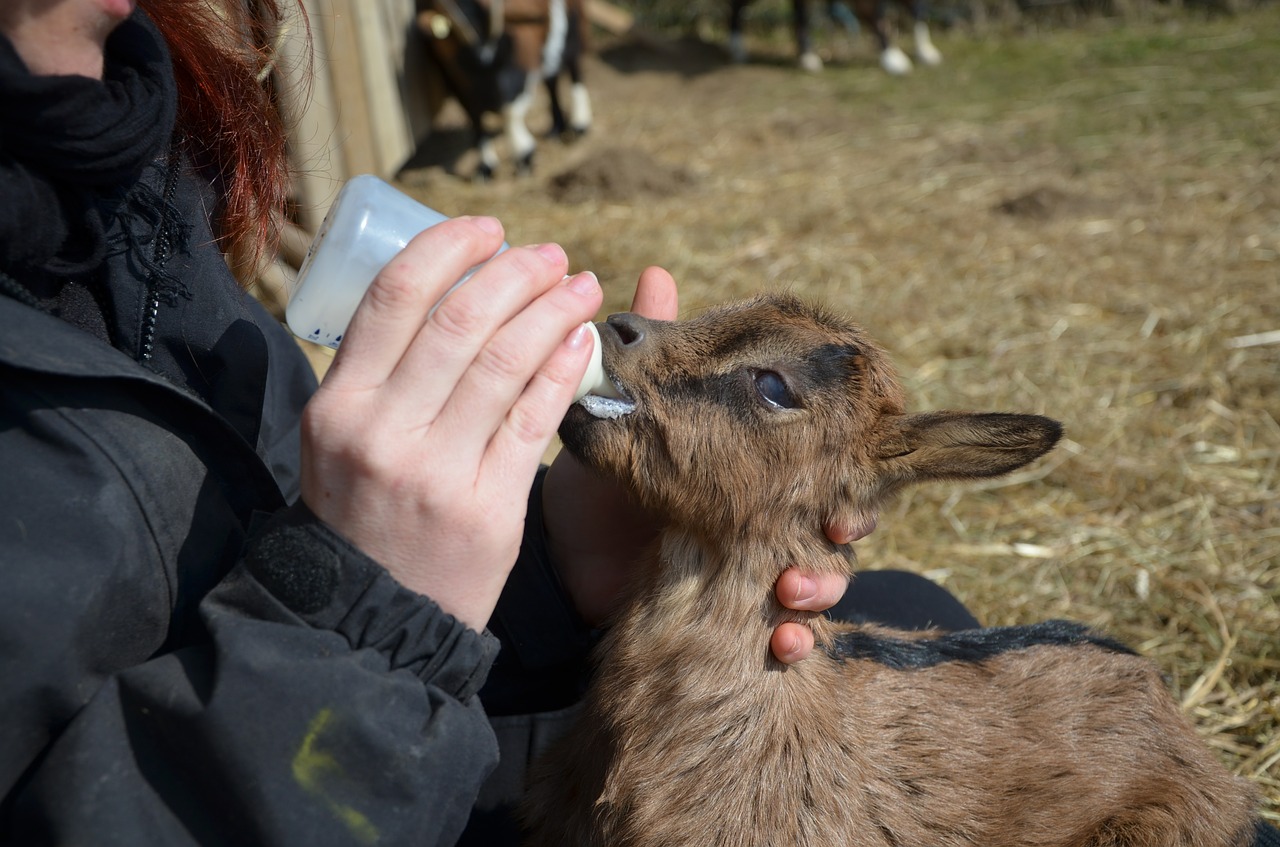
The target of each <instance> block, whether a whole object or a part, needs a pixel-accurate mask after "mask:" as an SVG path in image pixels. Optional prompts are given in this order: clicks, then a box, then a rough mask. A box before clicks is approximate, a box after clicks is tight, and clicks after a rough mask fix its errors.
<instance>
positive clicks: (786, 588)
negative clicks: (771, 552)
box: [776, 568, 849, 612]
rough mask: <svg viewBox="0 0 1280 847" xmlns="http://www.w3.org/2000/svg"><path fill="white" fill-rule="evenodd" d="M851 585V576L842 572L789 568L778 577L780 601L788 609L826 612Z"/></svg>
mask: <svg viewBox="0 0 1280 847" xmlns="http://www.w3.org/2000/svg"><path fill="white" fill-rule="evenodd" d="M848 587H849V578H848V577H845V576H841V575H840V574H831V573H821V574H815V573H807V572H804V571H801V570H799V569H797V568H788V569H787V570H785V571H783V573H782V576H780V577H778V583H777V586H776V590H777V593H778V602H779V603H781V604H782V605H784V606H786V607H787V608H788V609H796V610H798V611H802V612H824V611H826V610H827V609H830V608H831V607H832V606H834V605H835V604H836V603H838V602H839V601H840V598H841V597H843V596H844V592H845V591H846V590H847V589H848Z"/></svg>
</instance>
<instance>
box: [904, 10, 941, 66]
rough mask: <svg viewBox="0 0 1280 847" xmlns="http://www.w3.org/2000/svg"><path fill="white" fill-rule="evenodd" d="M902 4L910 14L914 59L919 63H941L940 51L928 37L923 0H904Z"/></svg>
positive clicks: (934, 64)
mask: <svg viewBox="0 0 1280 847" xmlns="http://www.w3.org/2000/svg"><path fill="white" fill-rule="evenodd" d="M903 5H904V6H905V7H906V9H907V12H908V13H910V15H911V24H912V29H913V31H912V34H913V36H914V37H915V41H916V59H918V60H919V61H920V63H921V64H925V65H930V66H937V65H940V64H942V53H940V52H938V48H937V47H935V46H934V45H933V39H932V38H930V37H929V24H928V22H926V21H925V2H924V0H904V3H903Z"/></svg>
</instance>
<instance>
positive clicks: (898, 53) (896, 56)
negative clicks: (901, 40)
mask: <svg viewBox="0 0 1280 847" xmlns="http://www.w3.org/2000/svg"><path fill="white" fill-rule="evenodd" d="M880 67H882V68H884V69H885V70H886V71H887V72H889V73H891V74H893V75H894V76H902V75H903V74H909V73H911V59H909V58H908V57H907V54H906V53H903V52H902V50H901V48H898V47H890V48H888V49H886V50H885V51H884V52H883V53H881V54H880Z"/></svg>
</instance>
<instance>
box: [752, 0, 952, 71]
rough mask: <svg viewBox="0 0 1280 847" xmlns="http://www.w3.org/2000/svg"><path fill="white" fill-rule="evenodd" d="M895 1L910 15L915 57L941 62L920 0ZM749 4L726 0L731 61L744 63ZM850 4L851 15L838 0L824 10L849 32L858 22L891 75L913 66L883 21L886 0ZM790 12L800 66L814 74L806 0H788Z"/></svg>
mask: <svg viewBox="0 0 1280 847" xmlns="http://www.w3.org/2000/svg"><path fill="white" fill-rule="evenodd" d="M897 2H898V3H899V4H900V5H901V6H902V8H903V9H904V10H905V11H906V12H907V14H908V15H909V16H910V18H911V22H912V35H913V37H914V39H915V54H916V59H917V60H918V61H919V62H920V63H921V64H924V65H930V66H933V65H938V64H941V62H942V54H941V53H940V52H938V48H937V47H935V46H934V44H933V39H932V38H931V37H930V35H929V25H928V23H926V22H925V16H924V0H897ZM749 3H750V0H730V5H729V53H730V55H731V56H732V57H733V60H734V61H735V62H744V61H746V58H747V52H746V45H745V42H744V41H743V35H742V23H743V13H744V12H745V11H746V8H747V5H748V4H749ZM850 3H851V5H852V7H853V12H852V15H851V14H850V12H849V8H848V7H846V6H845V5H844V4H843V2H842V0H828V3H827V9H828V13H829V14H830V15H831V18H832V20H834V21H835V22H836V23H838V24H840V25H841V26H842V27H843V28H844V29H845V30H846V31H847V32H849V33H851V34H853V33H856V32H857V30H858V25H859V24H860V25H861V28H862V29H865V30H866V31H867V32H870V33H871V34H872V36H873V37H874V38H875V39H876V44H877V46H878V47H879V50H880V67H882V68H884V69H885V70H886V71H888V72H889V73H891V74H893V75H894V76H901V75H903V74H906V73H910V72H911V69H912V67H913V65H912V62H911V59H910V57H908V56H907V54H906V53H905V52H903V50H902V48H900V47H898V46H896V45H895V44H894V43H893V42H892V40H891V39H890V38H889V32H888V27H887V26H886V22H885V7H886V5H887V2H886V0H850ZM792 15H793V18H792V20H793V25H794V28H795V34H796V51H797V53H798V54H799V62H800V67H801V68H803V69H804V70H806V71H810V72H815V73H816V72H817V71H820V70H822V59H821V58H820V57H819V56H818V53H817V51H815V50H814V49H813V36H812V35H811V34H810V32H809V0H792Z"/></svg>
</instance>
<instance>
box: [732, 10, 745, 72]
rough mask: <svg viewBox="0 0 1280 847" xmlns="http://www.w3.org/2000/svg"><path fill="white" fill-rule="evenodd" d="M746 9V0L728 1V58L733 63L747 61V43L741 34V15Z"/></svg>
mask: <svg viewBox="0 0 1280 847" xmlns="http://www.w3.org/2000/svg"><path fill="white" fill-rule="evenodd" d="M746 10H747V0H730V2H729V58H730V59H732V60H733V62H734V64H738V65H741V64H743V63H744V62H746V61H747V43H746V40H745V39H744V38H743V35H742V16H743V14H744V13H745V12H746Z"/></svg>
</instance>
